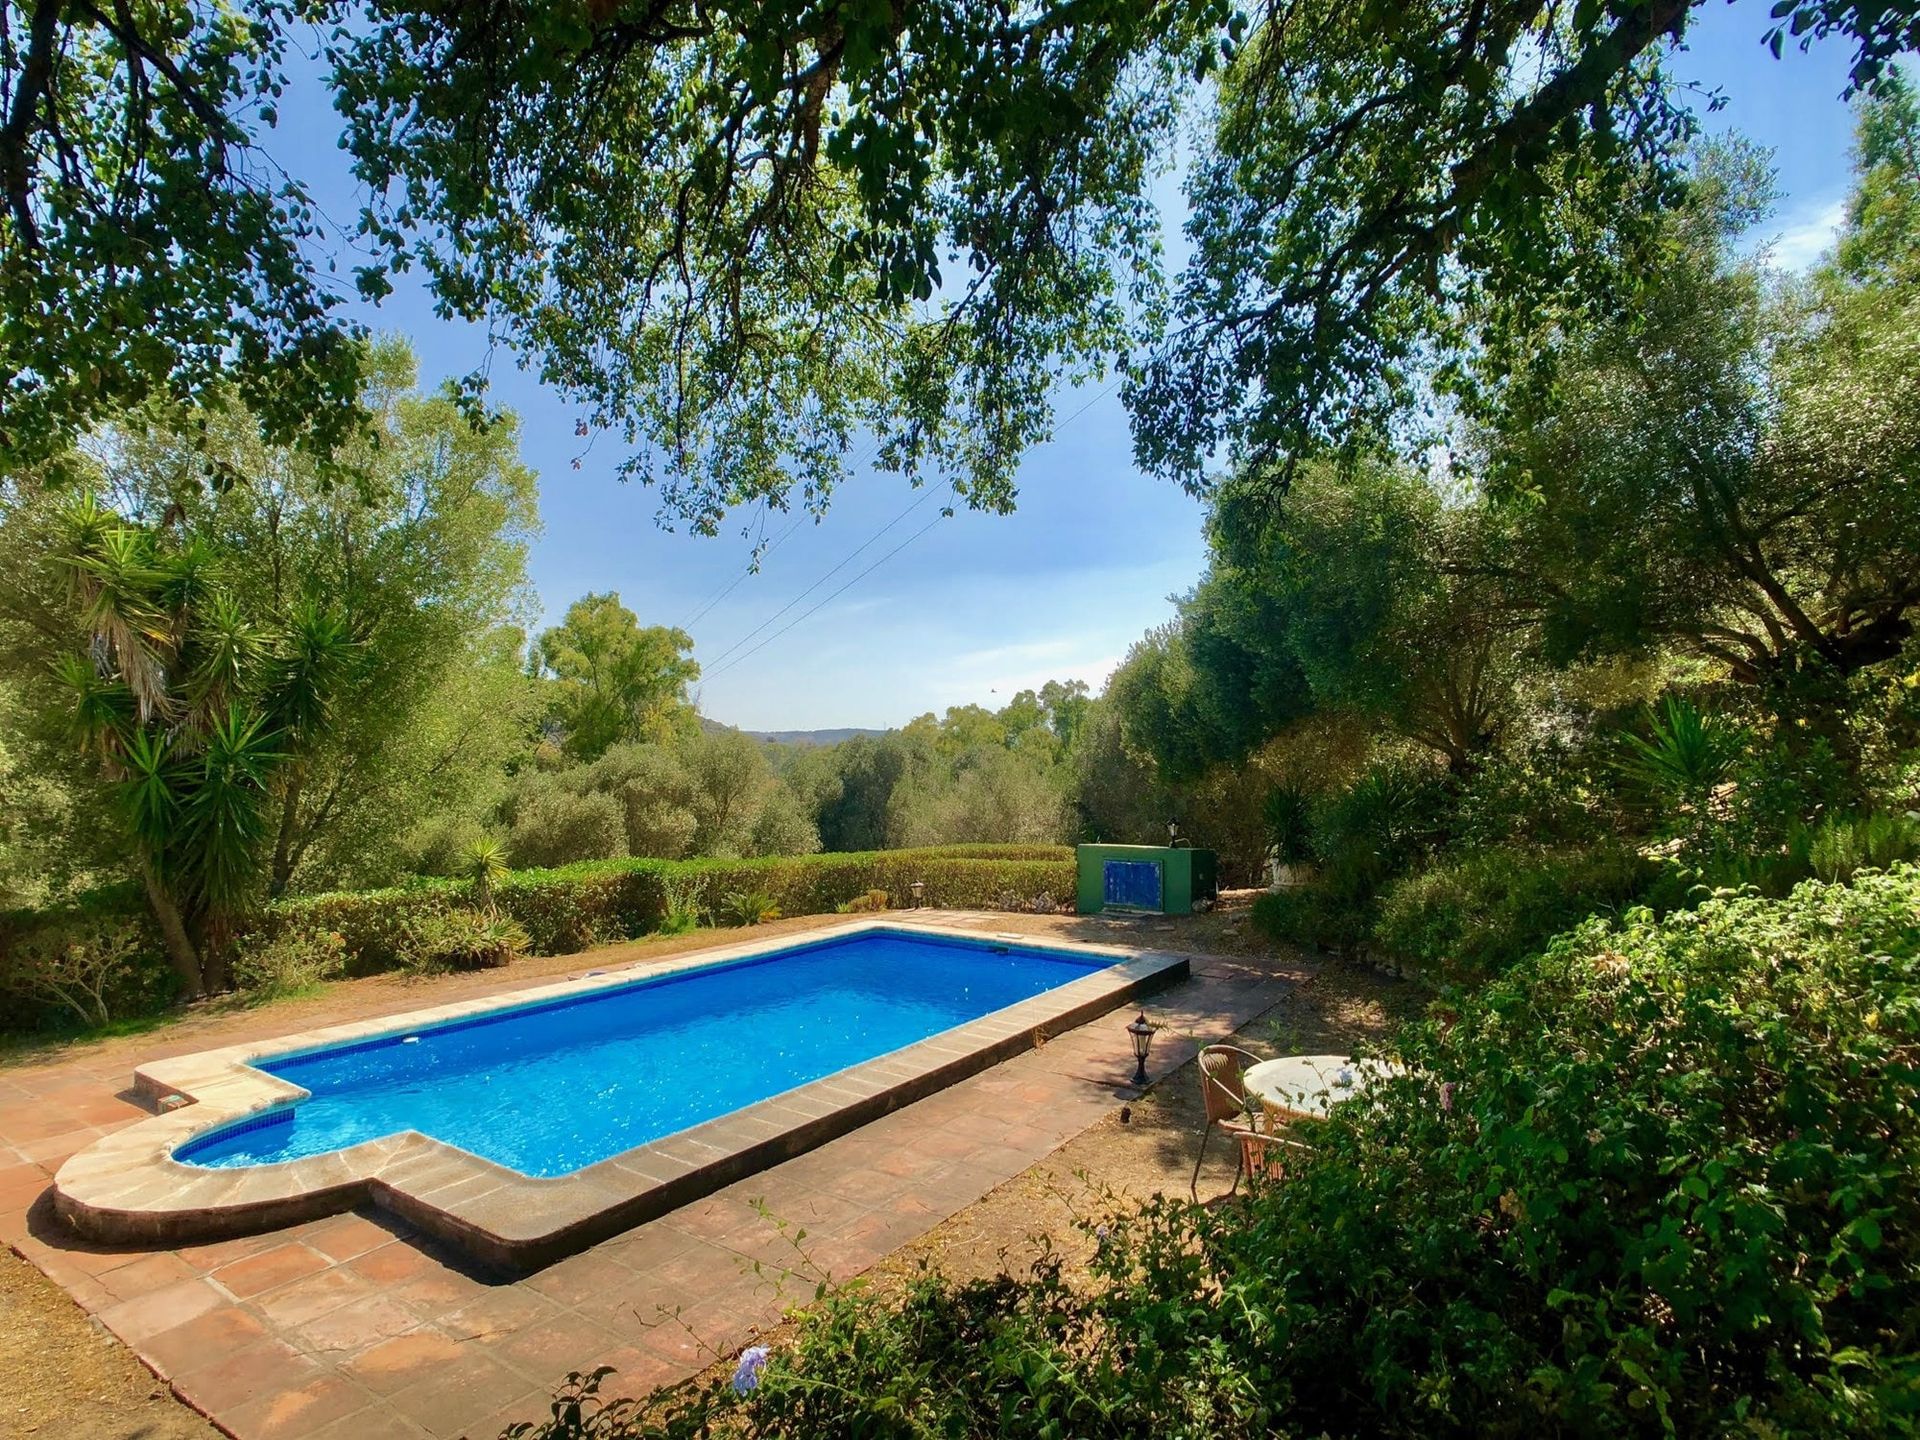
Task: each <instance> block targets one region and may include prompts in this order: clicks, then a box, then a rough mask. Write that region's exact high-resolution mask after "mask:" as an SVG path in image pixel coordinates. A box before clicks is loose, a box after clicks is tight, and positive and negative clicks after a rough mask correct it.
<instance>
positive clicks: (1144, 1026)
mask: <svg viewBox="0 0 1920 1440" xmlns="http://www.w3.org/2000/svg"><path fill="white" fill-rule="evenodd" d="M1159 1028H1160V1027H1159V1026H1158V1025H1156V1024H1154V1023H1153V1022H1152V1021H1151V1020H1149V1019H1147V1012H1146V1011H1144V1010H1142V1011H1141V1012H1140V1013H1139V1015H1137V1016H1136V1017H1135V1018H1134V1020H1133V1023H1132V1024H1130V1025H1128V1026H1127V1038H1128V1039H1130V1040H1132V1041H1133V1060H1134V1065H1133V1083H1134V1084H1136V1085H1144V1084H1146V1083H1147V1051H1148V1050H1149V1049H1151V1048H1152V1046H1153V1032H1154V1031H1156V1030H1158V1029H1159Z"/></svg>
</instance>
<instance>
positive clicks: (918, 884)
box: [907, 880, 927, 910]
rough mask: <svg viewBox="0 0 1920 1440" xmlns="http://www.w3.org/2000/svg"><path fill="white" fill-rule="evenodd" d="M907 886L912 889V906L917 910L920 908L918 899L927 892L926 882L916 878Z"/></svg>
mask: <svg viewBox="0 0 1920 1440" xmlns="http://www.w3.org/2000/svg"><path fill="white" fill-rule="evenodd" d="M907 888H908V889H909V890H911V891H913V908H914V909H916V910H918V909H919V908H920V901H921V900H922V899H923V898H924V897H925V896H926V893H927V882H926V881H924V880H916V881H914V882H913V884H911V885H909V886H908V887H907Z"/></svg>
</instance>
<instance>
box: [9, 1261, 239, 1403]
mask: <svg viewBox="0 0 1920 1440" xmlns="http://www.w3.org/2000/svg"><path fill="white" fill-rule="evenodd" d="M0 1434H5V1435H46V1436H59V1437H60V1440H217V1437H218V1436H219V1434H220V1432H219V1431H217V1430H215V1429H214V1428H213V1426H211V1425H210V1424H208V1423H207V1421H206V1420H205V1419H203V1418H202V1417H201V1416H200V1415H199V1414H197V1413H196V1412H195V1411H193V1410H190V1409H188V1408H187V1407H186V1406H185V1405H182V1404H181V1403H180V1402H179V1401H178V1400H176V1399H174V1398H173V1393H172V1392H171V1391H170V1390H168V1389H167V1387H166V1386H165V1385H163V1384H162V1383H161V1382H160V1381H158V1380H156V1379H154V1378H153V1376H152V1374H151V1373H149V1371H148V1370H147V1368H146V1367H145V1366H144V1365H142V1364H141V1363H140V1362H139V1361H138V1360H136V1359H134V1358H133V1352H132V1351H131V1350H129V1349H127V1347H126V1346H124V1345H122V1344H121V1343H120V1342H119V1341H117V1340H115V1339H114V1338H113V1337H112V1336H110V1335H108V1334H106V1333H105V1332H104V1331H102V1330H100V1329H98V1328H97V1327H96V1326H95V1325H94V1324H93V1322H92V1321H91V1320H89V1319H87V1317H86V1316H85V1315H84V1314H83V1313H82V1312H81V1310H80V1307H79V1306H77V1305H75V1304H74V1303H73V1301H72V1300H70V1299H68V1298H67V1295H66V1293H65V1292H64V1291H62V1290H61V1289H60V1287H59V1286H58V1285H55V1284H54V1283H53V1282H52V1281H51V1280H49V1279H47V1277H46V1276H44V1275H42V1274H41V1273H40V1272H39V1271H38V1270H36V1269H34V1268H33V1266H31V1265H29V1264H28V1263H27V1262H26V1261H24V1260H22V1259H21V1258H20V1257H19V1256H18V1255H15V1254H14V1253H13V1252H12V1251H10V1250H0Z"/></svg>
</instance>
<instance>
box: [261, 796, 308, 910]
mask: <svg viewBox="0 0 1920 1440" xmlns="http://www.w3.org/2000/svg"><path fill="white" fill-rule="evenodd" d="M300 789H301V786H300V777H299V776H298V775H294V776H292V777H291V778H290V779H289V780H288V781H287V793H286V794H284V795H282V796H281V797H280V834H279V836H278V837H277V838H276V839H275V840H274V842H273V865H272V868H270V869H269V870H268V871H267V898H268V899H269V900H278V899H279V898H280V897H281V896H282V895H284V894H286V893H287V886H288V885H289V884H291V883H292V881H293V862H294V856H293V838H294V833H295V831H296V830H297V829H298V828H299V814H300Z"/></svg>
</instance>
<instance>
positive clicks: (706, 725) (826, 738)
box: [700, 715, 887, 745]
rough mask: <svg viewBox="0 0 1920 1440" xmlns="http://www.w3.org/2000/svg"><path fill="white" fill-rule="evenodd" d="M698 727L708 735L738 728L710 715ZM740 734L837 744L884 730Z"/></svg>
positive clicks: (778, 741) (778, 740)
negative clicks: (857, 736)
mask: <svg viewBox="0 0 1920 1440" xmlns="http://www.w3.org/2000/svg"><path fill="white" fill-rule="evenodd" d="M700 728H701V729H702V730H704V731H706V732H707V734H709V735H717V734H719V733H720V732H721V731H723V730H739V729H740V727H739V726H737V725H728V724H727V723H725V722H724V721H721V720H715V719H713V718H711V717H710V716H706V715H702V716H701V717H700ZM740 733H741V734H742V735H745V736H747V737H748V738H749V739H753V740H765V741H767V742H769V743H771V744H774V745H838V744H839V743H840V742H841V741H842V740H851V739H853V737H854V736H856V735H866V736H874V735H884V734H886V733H887V732H886V731H885V730H859V729H853V728H848V729H845V730H741V731H740Z"/></svg>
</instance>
